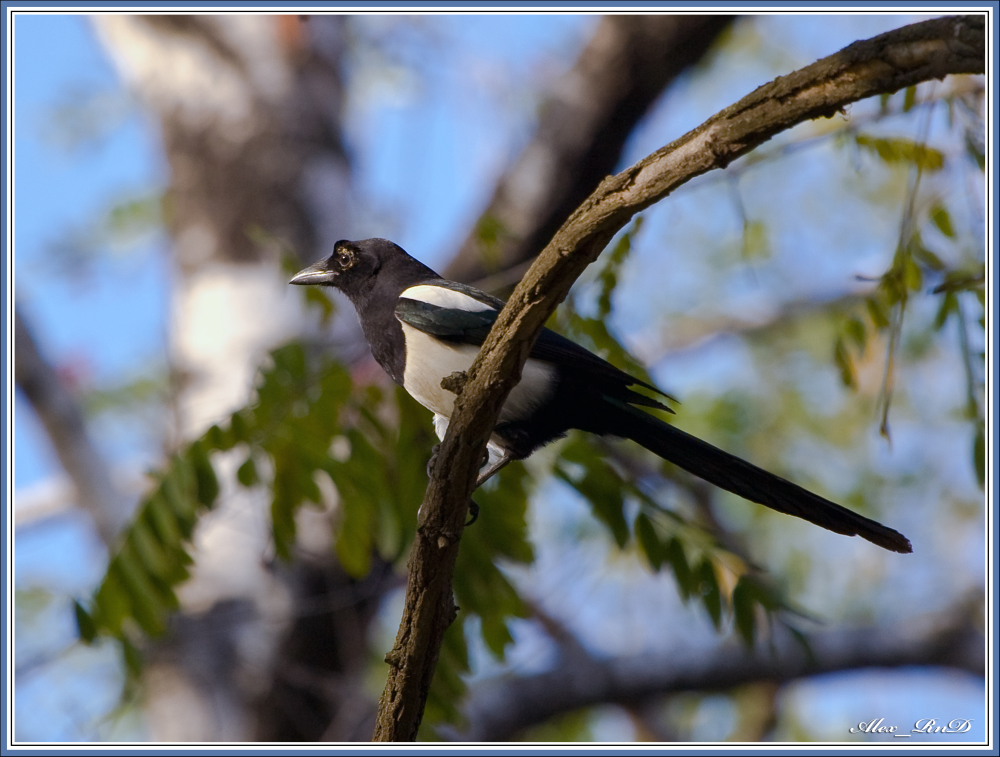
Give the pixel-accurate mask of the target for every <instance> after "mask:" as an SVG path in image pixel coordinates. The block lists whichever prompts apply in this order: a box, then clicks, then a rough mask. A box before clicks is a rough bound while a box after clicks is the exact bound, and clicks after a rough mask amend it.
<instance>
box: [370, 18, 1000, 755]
mask: <svg viewBox="0 0 1000 757" xmlns="http://www.w3.org/2000/svg"><path fill="white" fill-rule="evenodd" d="M984 67H985V21H984V17H983V16H951V17H946V18H940V19H933V20H930V21H924V22H921V23H917V24H913V25H911V26H906V27H903V28H901V29H896V30H894V31H891V32H887V33H886V34H882V35H879V36H877V37H874V38H872V39H869V40H865V41H861V42H855V43H854V44H852V45H849V46H848V47H846V48H844V49H843V50H841V51H840V52H838V53H835V54H834V55H831V56H829V57H827V58H823V59H822V60H819V61H817V62H816V63H813V64H812V65H810V66H807V67H805V68H803V69H800V70H798V71H796V72H794V73H792V74H789V75H788V76H783V77H779V78H778V79H775V80H774V81H772V82H770V83H769V84H766V85H764V86H762V87H760V88H758V89H757V90H755V91H754V92H752V93H751V94H749V95H747V96H746V97H744V98H743V99H742V100H740V101H739V102H737V103H736V104H734V105H732V106H730V107H728V108H726V109H725V110H723V111H721V112H719V113H718V114H716V115H715V116H713V117H712V118H710V119H709V120H708V121H706V122H705V123H704V124H702V125H701V126H699V127H698V128H696V129H694V130H693V131H691V132H689V133H688V134H685V135H684V136H683V137H681V138H680V139H678V140H676V141H674V142H672V143H670V144H669V145H666V146H665V147H663V148H661V149H660V150H657V151H656V152H655V153H653V154H652V155H649V156H648V157H646V158H645V159H643V160H641V161H639V162H638V163H636V164H635V165H633V166H632V167H630V168H628V169H626V170H625V171H623V172H621V173H620V174H617V175H616V176H610V177H608V178H606V179H605V180H604V181H603V182H601V184H600V186H598V188H597V189H596V190H595V191H594V193H593V194H591V195H590V197H589V198H587V200H586V201H585V202H584V203H583V204H582V205H581V206H580V207H579V208H577V210H576V211H575V212H574V213H573V214H572V215H571V216H570V218H569V219H568V220H567V221H566V222H565V223H564V224H563V226H562V228H560V229H559V231H558V232H557V233H556V235H555V236H554V237H553V239H552V241H551V242H549V244H548V245H547V246H546V247H545V249H544V250H543V251H542V253H541V254H540V255H539V257H538V259H537V260H536V261H535V263H534V264H533V265H532V267H531V269H530V270H529V271H528V273H527V274H526V275H525V277H524V279H523V280H522V281H521V283H520V284H518V286H517V288H516V289H515V290H514V293H513V294H512V296H511V298H510V300H509V301H508V303H507V306H506V307H505V308H504V309H503V311H502V312H501V313H500V316H499V318H498V319H497V322H496V324H495V325H494V327H493V329H492V331H491V332H490V335H489V337H488V338H487V339H486V342H485V343H484V344H483V348H482V350H481V351H480V354H479V357H478V358H477V359H476V362H475V363H474V364H473V366H472V368H471V369H470V371H469V373H468V377H467V381H466V382H465V385H464V388H463V389H462V391H461V392H460V393H459V396H458V398H457V400H456V402H455V412H454V414H453V416H452V418H451V421H450V424H449V427H448V433H447V434H446V436H445V439H444V441H442V443H441V446H440V448H439V449H438V454H437V455H436V456H435V459H434V461H433V462H432V465H431V477H430V481H429V483H428V486H427V492H426V493H425V495H424V502H423V505H422V506H421V510H420V525H419V528H418V533H417V539H416V541H415V542H414V545H413V549H412V551H411V553H410V560H409V566H408V568H409V582H408V585H407V592H406V601H405V608H404V614H403V619H402V621H401V623H400V628H399V633H398V635H397V637H396V646H395V648H394V649H393V651H392V652H390V654H389V655H388V656H387V658H386V659H387V661H388V662H389V666H390V670H389V676H388V679H387V682H386V688H385V690H384V692H383V695H382V699H381V701H380V706H379V716H378V721H377V724H376V729H375V736H374V738H375V740H377V741H411V740H413V739H415V738H416V734H417V728H418V727H419V725H420V720H421V717H422V715H423V704H424V701H425V700H426V694H427V690H428V689H429V687H430V681H431V678H432V677H433V673H434V668H435V667H436V665H437V659H438V654H439V651H440V645H441V641H442V639H443V636H444V631H445V629H447V627H448V625H450V623H451V622H452V620H453V619H454V617H455V614H456V612H457V610H456V608H455V604H454V599H453V596H452V590H451V580H452V575H453V573H454V568H455V559H456V556H457V554H458V543H459V539H460V538H461V533H462V529H463V521H464V518H465V513H466V512H467V509H468V502H469V497H470V496H471V494H472V489H473V486H474V483H475V478H476V474H477V472H478V467H479V462H480V461H481V459H482V456H483V452H484V451H485V449H486V441H487V439H488V438H489V436H490V434H491V433H492V430H493V426H494V424H495V423H496V419H497V416H498V415H499V412H500V408H501V407H502V405H503V402H504V400H505V399H506V398H507V394H508V393H509V392H510V390H511V389H512V388H513V386H514V385H515V384H516V383H517V382H518V380H520V377H521V367H522V366H523V365H524V362H525V360H526V359H527V357H528V353H529V351H530V350H531V347H532V345H533V344H534V341H535V339H536V338H537V336H538V333H539V332H540V331H541V329H542V327H543V325H544V323H545V321H546V320H547V319H548V317H549V316H550V315H551V314H552V312H553V311H554V310H555V308H556V306H557V305H558V304H559V303H560V302H561V301H562V300H563V299H564V298H565V296H566V294H567V293H568V292H569V289H570V287H571V286H572V284H573V282H574V281H575V280H576V279H577V277H578V276H579V275H580V274H581V273H582V272H583V270H584V269H585V268H586V267H587V266H588V265H589V264H590V263H591V262H593V261H594V260H595V259H596V258H597V256H598V255H599V254H600V252H601V250H603V249H604V247H605V245H606V244H607V243H608V242H609V241H610V240H611V238H612V237H613V236H614V235H615V233H616V232H618V231H619V230H620V229H621V228H622V227H624V226H625V224H626V223H627V222H628V221H629V219H630V218H631V217H632V216H633V215H635V214H636V213H638V212H639V211H640V210H642V209H643V208H646V207H648V206H650V205H652V204H653V203H655V202H657V201H659V200H661V199H663V198H664V197H666V196H667V195H668V194H670V192H672V191H673V190H674V189H676V188H677V187H679V186H681V185H682V184H684V183H685V182H687V181H690V180H691V179H693V178H694V177H696V176H699V175H701V174H703V173H705V172H707V171H710V170H712V169H715V168H724V167H725V166H726V165H728V164H729V163H730V162H732V161H733V160H735V159H736V158H738V157H740V156H741V155H745V154H746V153H748V152H750V151H751V150H753V149H754V148H755V147H757V146H758V145H760V144H761V143H763V142H765V141H766V140H768V139H770V138H771V137H772V136H774V135H775V134H777V133H778V132H780V131H783V130H785V129H789V128H791V127H792V126H795V125H796V124H799V123H802V122H804V121H807V120H810V119H813V118H819V117H823V116H831V115H834V114H835V113H837V112H838V111H839V110H841V109H842V108H844V107H845V106H847V105H848V104H850V103H852V102H855V101H857V100H860V99H863V98H866V97H871V96H873V95H877V94H882V93H887V92H895V91H896V90H899V89H901V88H903V87H908V86H911V85H914V84H917V83H919V82H922V81H926V80H928V79H933V78H942V77H944V76H946V75H948V74H965V73H982V72H983V70H984Z"/></svg>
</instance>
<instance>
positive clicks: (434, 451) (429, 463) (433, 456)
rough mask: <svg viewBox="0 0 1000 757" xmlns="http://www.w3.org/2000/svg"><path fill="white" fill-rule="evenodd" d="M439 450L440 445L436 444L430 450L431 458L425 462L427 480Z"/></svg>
mask: <svg viewBox="0 0 1000 757" xmlns="http://www.w3.org/2000/svg"><path fill="white" fill-rule="evenodd" d="M440 449H441V443H440V442H438V443H437V444H435V445H434V447H433V448H431V456H430V458H428V460H427V478H430V477H431V468H433V467H434V461H435V460H437V456H438V450H440Z"/></svg>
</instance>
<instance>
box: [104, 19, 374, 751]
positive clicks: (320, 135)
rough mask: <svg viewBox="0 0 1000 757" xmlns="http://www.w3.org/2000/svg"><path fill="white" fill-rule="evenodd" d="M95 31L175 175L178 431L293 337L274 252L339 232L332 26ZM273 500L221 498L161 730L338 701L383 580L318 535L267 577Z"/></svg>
mask: <svg viewBox="0 0 1000 757" xmlns="http://www.w3.org/2000/svg"><path fill="white" fill-rule="evenodd" d="M97 24H98V29H99V32H100V34H101V37H102V39H103V40H104V42H105V43H106V46H107V48H108V50H109V51H110V52H111V54H112V56H113V57H114V59H115V61H116V62H117V64H118V66H119V68H120V69H121V71H122V72H123V75H124V77H125V78H126V80H127V81H128V82H129V84H130V85H131V86H132V87H133V88H134V90H135V91H136V92H137V94H138V96H139V97H140V98H141V100H142V102H143V104H144V105H145V106H146V108H148V110H149V111H150V112H151V114H152V115H153V116H154V117H155V118H156V120H157V124H158V126H159V130H160V133H161V136H162V140H163V147H164V151H165V155H166V160H167V163H168V165H169V169H170V187H169V191H168V194H167V198H166V216H167V219H168V226H169V231H170V233H171V236H172V238H173V244H174V253H175V258H176V280H175V282H174V285H173V290H172V296H173V307H172V309H173V316H172V323H171V334H170V340H171V355H170V358H171V361H172V365H173V368H174V371H175V373H176V376H177V378H178V380H177V386H178V393H177V399H176V402H177V406H176V417H177V424H176V429H175V433H176V434H177V437H178V438H179V439H187V438H190V437H192V436H194V435H197V434H199V433H201V432H203V431H204V430H205V429H206V428H207V426H208V425H210V424H211V423H213V422H215V421H216V420H218V419H220V418H222V417H224V416H225V415H226V414H227V413H229V412H230V411H232V410H234V409H236V408H237V407H240V406H242V405H243V404H245V403H246V402H247V401H248V400H249V398H250V390H251V389H252V386H253V383H254V378H255V375H256V371H257V369H258V367H259V366H260V364H261V362H262V360H263V358H264V357H265V355H266V353H267V351H268V350H269V349H271V348H273V347H275V346H277V345H278V344H280V343H282V342H284V341H287V340H288V339H290V338H294V337H296V336H297V335H298V334H299V333H300V331H301V328H302V323H303V322H304V318H303V313H302V312H301V311H300V308H299V307H298V304H297V303H298V302H299V300H298V298H297V297H294V296H291V295H290V294H289V291H288V287H287V286H286V283H285V282H286V280H287V275H286V274H285V272H284V271H283V269H282V266H281V264H282V258H283V257H288V256H291V257H293V258H297V259H299V260H312V259H315V258H317V257H319V256H320V255H321V254H322V251H323V249H324V247H325V245H328V244H329V243H330V241H331V240H332V239H335V238H337V237H336V236H335V234H336V233H337V231H334V230H340V231H342V230H343V229H344V228H345V227H346V226H347V218H348V217H349V213H348V200H347V198H348V197H349V195H350V192H349V185H350V171H349V165H348V160H347V157H346V155H345V152H344V148H343V144H342V141H341V131H340V125H341V111H342V103H343V82H342V69H341V55H342V51H343V48H344V29H345V24H346V19H345V18H344V17H341V16H317V17H311V18H308V19H304V18H300V17H295V16H271V15H245V16H239V15H220V16H139V15H135V16H125V15H121V16H108V15H104V16H99V17H97ZM230 478H231V477H230ZM267 512H268V507H267V495H266V492H259V493H257V494H256V495H251V496H247V495H246V494H245V493H243V492H242V491H241V492H240V493H239V494H238V495H237V494H236V493H235V492H233V491H232V490H230V491H229V492H224V494H223V498H222V501H221V505H220V509H219V510H218V511H217V512H215V513H213V515H212V516H211V517H210V518H207V519H206V521H205V522H204V523H202V524H201V527H200V528H199V531H198V534H197V538H196V564H197V567H196V572H195V574H194V576H193V577H192V579H191V581H190V582H188V583H187V584H186V585H185V586H184V587H183V590H182V602H183V603H184V611H183V612H182V613H181V614H180V615H179V616H178V618H177V620H176V623H175V625H174V628H173V631H174V633H173V634H172V635H171V638H170V640H169V641H167V642H165V643H164V644H162V645H161V646H160V647H159V648H158V649H157V651H156V652H155V653H154V655H153V660H152V664H151V665H150V667H149V671H148V674H147V680H146V684H147V686H146V691H147V692H148V696H149V711H150V713H151V721H152V723H151V725H152V728H153V732H154V735H155V737H156V738H157V739H160V740H166V741H174V740H177V741H186V740H197V741H211V740H247V739H251V738H254V737H255V735H256V737H257V738H267V739H280V738H286V739H294V740H309V739H315V738H319V737H320V735H321V734H323V733H324V731H325V730H326V729H327V727H328V725H329V722H330V721H331V720H332V719H334V718H335V717H336V714H337V713H338V711H339V710H340V709H341V705H342V704H343V702H345V701H350V699H351V697H350V696H349V692H350V691H351V690H352V689H354V688H355V686H356V682H355V677H356V676H357V675H358V673H359V671H360V670H362V669H363V666H364V663H365V660H366V658H367V638H366V634H365V632H364V631H365V627H366V625H367V621H368V618H369V617H370V607H371V605H372V604H373V603H374V599H373V598H376V597H377V596H378V595H379V590H378V588H377V587H378V586H380V585H381V584H382V576H380V575H376V576H374V577H373V578H372V582H373V583H374V584H375V586H374V587H370V586H358V585H355V584H354V583H353V582H351V581H349V580H348V578H347V576H346V575H345V574H344V573H343V571H341V570H340V569H339V568H338V567H337V565H336V563H335V561H334V559H333V551H332V548H331V547H330V543H329V540H326V541H323V540H322V539H320V543H319V544H314V545H309V546H310V550H311V552H312V553H313V554H314V555H317V557H316V558H315V559H311V560H308V559H302V560H296V561H295V563H294V565H291V566H288V567H287V568H286V567H282V569H281V571H280V572H278V571H275V570H271V569H269V568H268V567H267V565H266V562H267V561H266V559H265V558H266V556H267V554H268V548H269V528H268V521H267ZM329 531H330V529H329V524H324V525H323V526H321V527H319V528H314V529H310V532H311V533H313V534H324V533H325V534H329ZM345 592H346V593H347V596H354V595H355V593H357V595H358V596H367V597H369V600H367V601H364V602H362V601H361V600H358V601H343V602H340V603H338V605H337V606H338V608H340V609H336V610H331V609H327V607H326V606H325V605H322V603H320V607H321V608H322V609H321V610H319V611H317V610H316V605H317V595H320V599H321V598H322V596H327V595H329V594H336V593H345ZM298 619H305V621H306V622H307V623H308V624H310V625H311V627H313V628H317V627H320V628H323V629H324V639H323V649H324V654H323V655H321V656H320V655H314V654H312V653H313V652H315V645H314V644H306V645H304V646H302V645H300V646H301V648H303V649H308V650H309V651H310V656H309V659H308V660H301V659H299V658H300V656H301V655H300V650H299V649H297V648H296V647H295V645H294V644H291V645H290V644H289V641H288V639H296V638H300V637H302V634H301V633H296V632H295V628H296V625H297V623H298V622H299V620H298ZM287 634H290V636H286V635H287ZM283 638H284V639H286V640H285V642H282V639H283ZM307 641H311V640H308V639H307ZM307 663H308V665H309V677H308V679H307V680H303V679H302V675H301V671H302V670H303V669H305V666H306V664H307ZM323 678H335V679H339V680H338V681H337V682H336V683H334V684H332V685H331V684H330V683H329V681H327V682H323V683H320V681H321V680H322V679H323ZM292 681H294V684H292V683H290V682H292ZM295 688H297V689H299V690H301V691H305V692H312V693H314V694H315V692H318V691H323V692H325V694H324V697H322V699H323V700H324V701H321V702H315V701H310V702H304V697H299V698H298V699H295V698H294V697H291V696H289V698H288V701H287V702H283V701H281V699H282V698H281V697H278V696H276V694H275V692H286V693H287V692H288V691H289V689H295ZM331 692H333V693H331ZM312 698H313V699H316V698H317V697H316V696H313V697H312ZM265 701H266V702H267V706H266V707H260V706H259V705H260V703H261V702H265ZM344 726H345V730H344V732H342V733H338V734H334V735H333V737H334V738H336V739H340V738H349V737H351V735H352V733H353V731H352V728H351V727H352V724H351V723H345V724H344Z"/></svg>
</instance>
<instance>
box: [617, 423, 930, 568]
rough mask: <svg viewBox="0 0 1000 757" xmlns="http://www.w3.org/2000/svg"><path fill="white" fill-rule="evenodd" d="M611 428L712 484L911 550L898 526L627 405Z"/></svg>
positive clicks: (846, 531)
mask: <svg viewBox="0 0 1000 757" xmlns="http://www.w3.org/2000/svg"><path fill="white" fill-rule="evenodd" d="M617 421H618V422H617V423H616V424H615V425H617V426H618V428H617V429H615V430H613V431H611V433H613V434H614V435H616V436H623V437H626V438H628V439H632V440H633V441H635V442H638V443H639V444H641V445H642V446H643V447H645V448H646V449H648V450H649V451H650V452H653V453H655V454H657V455H659V456H660V457H662V458H663V459H664V460H668V461H669V462H671V463H674V464H675V465H678V466H680V467H681V468H683V469H684V470H686V471H688V472H689V473H693V474H694V475H696V476H698V477H699V478H703V479H705V480H706V481H708V482H709V483H711V484H715V485H716V486H718V487H721V488H723V489H725V490H726V491H730V492H732V493H733V494H738V495H740V496H741V497H745V498H746V499H749V500H750V501H751V502H758V503H760V504H762V505H765V506H767V507H770V508H771V509H773V510H777V511H778V512H780V513H786V514H788V515H795V516H797V517H799V518H803V519H805V520H807V521H809V522H810V523H815V524H816V525H817V526H822V527H823V528H827V529H829V530H830V531H835V532H836V533H838V534H846V535H847V536H860V537H862V538H863V539H867V540H868V541H870V542H872V543H873V544H877V545H878V546H880V547H884V548H885V549H889V550H892V551H893V552H912V551H913V548H912V547H911V546H910V541H909V539H907V538H906V537H905V536H903V535H902V534H901V533H899V532H898V531H894V530H893V529H891V528H889V527H888V526H883V525H882V524H881V523H878V522H876V521H874V520H871V519H870V518H866V517H864V516H863V515H858V514H857V513H856V512H854V511H852V510H848V509H847V508H846V507H842V506H841V505H838V504H836V503H834V502H831V501H830V500H828V499H823V497H820V496H819V495H817V494H813V493H812V492H811V491H808V490H807V489H803V488H802V487H801V486H799V485H798V484H793V483H792V482H791V481H788V480H787V479H784V478H781V477H780V476H776V475H774V474H773V473H768V472H767V471H766V470H764V469H763V468H758V467H757V466H756V465H753V464H751V463H748V462H747V461H746V460H741V459H740V458H738V457H736V456H735V455H731V454H729V453H728V452H724V451H723V450H721V449H719V448H718V447H713V446H712V445H711V444H709V443H708V442H704V441H702V440H701V439H699V438H698V437H696V436H691V434H688V433H685V432H684V431H681V430H680V429H679V428H676V427H674V426H671V425H670V424H668V423H664V422H663V421H661V420H659V419H658V418H654V417H653V416H651V415H648V414H647V413H644V412H642V411H641V410H637V409H635V408H632V407H628V406H627V411H626V412H623V413H621V414H618V418H617Z"/></svg>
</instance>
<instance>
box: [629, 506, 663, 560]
mask: <svg viewBox="0 0 1000 757" xmlns="http://www.w3.org/2000/svg"><path fill="white" fill-rule="evenodd" d="M635 536H636V540H637V541H638V542H639V546H640V547H641V548H642V551H643V554H645V555H646V559H647V560H648V561H649V565H650V567H651V568H652V569H653V570H654V571H659V569H660V568H661V567H663V563H664V561H665V560H666V559H667V556H666V550H665V549H664V545H663V542H661V541H660V537H659V535H658V534H657V533H656V529H655V528H654V527H653V523H652V521H650V519H649V517H648V516H647V515H646V514H645V513H639V515H638V516H636V519H635Z"/></svg>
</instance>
